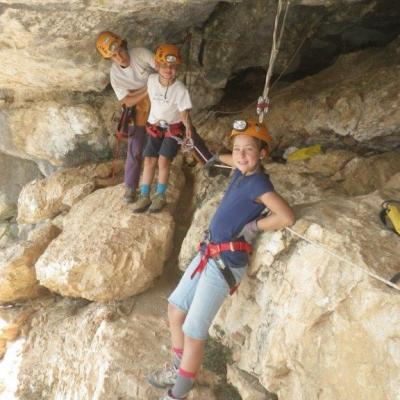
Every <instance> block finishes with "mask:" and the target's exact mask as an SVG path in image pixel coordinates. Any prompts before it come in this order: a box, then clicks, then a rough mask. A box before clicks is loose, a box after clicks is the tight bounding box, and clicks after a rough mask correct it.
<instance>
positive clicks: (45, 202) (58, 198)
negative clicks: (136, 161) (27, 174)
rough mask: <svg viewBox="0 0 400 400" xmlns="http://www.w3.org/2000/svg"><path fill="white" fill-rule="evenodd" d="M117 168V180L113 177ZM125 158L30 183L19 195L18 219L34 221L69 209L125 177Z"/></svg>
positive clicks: (61, 171)
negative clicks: (102, 187) (98, 189)
mask: <svg viewBox="0 0 400 400" xmlns="http://www.w3.org/2000/svg"><path fill="white" fill-rule="evenodd" d="M113 171H114V172H115V174H116V175H115V176H116V178H115V181H114V180H113V179H112V175H113ZM122 171H123V163H122V161H116V162H115V163H113V162H107V163H102V164H88V165H84V166H81V167H77V168H67V169H60V170H58V171H56V172H55V173H54V174H52V175H51V176H50V177H49V178H45V179H38V180H34V181H32V182H31V183H29V184H28V185H26V186H25V187H24V188H23V190H22V191H21V193H20V196H19V199H18V217H17V218H18V221H19V222H20V223H25V224H34V223H37V222H39V221H42V220H45V219H48V218H53V217H55V216H56V215H58V214H60V213H61V212H63V211H67V210H69V209H70V208H71V207H72V205H73V204H75V203H76V202H78V201H79V200H81V199H83V198H84V197H85V196H87V195H88V194H90V193H91V192H92V191H93V190H94V189H96V188H97V187H99V186H102V185H103V184H104V182H105V181H106V184H115V183H117V182H120V181H121V172H122Z"/></svg>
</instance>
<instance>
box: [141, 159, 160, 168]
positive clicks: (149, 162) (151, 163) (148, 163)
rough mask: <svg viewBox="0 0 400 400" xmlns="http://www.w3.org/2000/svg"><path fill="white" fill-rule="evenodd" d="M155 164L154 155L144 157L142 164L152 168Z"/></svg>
mask: <svg viewBox="0 0 400 400" xmlns="http://www.w3.org/2000/svg"><path fill="white" fill-rule="evenodd" d="M156 165H157V158H155V157H145V159H144V166H145V167H150V168H154V167H155V166H156Z"/></svg>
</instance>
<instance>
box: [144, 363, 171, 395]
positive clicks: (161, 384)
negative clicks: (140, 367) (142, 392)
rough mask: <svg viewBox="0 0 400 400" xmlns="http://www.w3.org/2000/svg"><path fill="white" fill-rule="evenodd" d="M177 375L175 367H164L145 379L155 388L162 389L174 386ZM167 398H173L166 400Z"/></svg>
mask: <svg viewBox="0 0 400 400" xmlns="http://www.w3.org/2000/svg"><path fill="white" fill-rule="evenodd" d="M177 374H178V371H177V369H176V368H175V367H173V366H171V367H168V366H167V365H165V366H164V368H163V369H158V370H156V371H154V372H152V373H151V374H150V375H149V376H148V377H147V381H148V382H149V383H150V385H152V386H155V387H156V388H160V389H164V388H167V387H172V386H174V385H175V381H176V377H177ZM168 398H171V399H172V398H173V397H166V399H168Z"/></svg>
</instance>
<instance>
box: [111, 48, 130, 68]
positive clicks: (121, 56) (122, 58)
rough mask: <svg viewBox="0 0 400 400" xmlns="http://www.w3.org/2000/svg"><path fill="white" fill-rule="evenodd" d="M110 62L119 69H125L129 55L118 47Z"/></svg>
mask: <svg viewBox="0 0 400 400" xmlns="http://www.w3.org/2000/svg"><path fill="white" fill-rule="evenodd" d="M111 60H112V61H114V62H115V63H116V64H118V65H119V66H121V67H127V66H128V65H129V63H130V58H129V54H128V52H127V50H126V49H125V48H124V47H122V46H120V48H119V49H118V51H117V52H116V53H115V54H114V55H113V56H112V57H111Z"/></svg>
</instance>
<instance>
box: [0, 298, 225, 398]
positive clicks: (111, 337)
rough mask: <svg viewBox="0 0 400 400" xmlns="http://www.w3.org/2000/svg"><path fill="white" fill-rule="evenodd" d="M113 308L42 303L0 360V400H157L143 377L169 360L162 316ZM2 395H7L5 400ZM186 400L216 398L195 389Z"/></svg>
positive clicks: (132, 308)
mask: <svg viewBox="0 0 400 400" xmlns="http://www.w3.org/2000/svg"><path fill="white" fill-rule="evenodd" d="M128 303H129V304H128ZM125 305H126V306H128V307H127V308H126V309H125V308H124V312H123V313H122V312H121V307H120V305H115V304H108V305H101V304H98V303H91V304H87V303H86V304H85V302H83V301H80V300H62V299H61V300H60V299H58V300H57V299H42V300H41V301H40V303H39V302H35V303H33V307H34V311H35V313H34V314H33V315H32V317H31V321H30V324H29V327H26V329H25V332H24V335H23V336H22V337H21V338H20V339H19V340H18V341H17V342H15V343H9V344H8V347H9V349H8V351H7V353H6V356H5V358H4V359H3V360H0V397H3V398H4V399H6V398H7V399H18V400H28V399H56V398H63V399H98V400H110V399H126V400H149V399H156V398H158V397H159V396H160V395H161V394H162V391H160V390H159V389H155V388H153V387H152V386H151V385H149V384H148V382H147V379H146V377H147V375H148V374H149V373H150V372H151V371H153V370H154V369H156V368H160V366H161V367H162V366H163V365H164V363H165V361H167V360H169V359H170V344H169V340H168V335H167V334H166V332H167V330H168V325H167V321H166V315H165V314H164V315H160V314H159V313H158V312H157V313H156V314H155V313H154V312H150V313H149V312H148V308H147V312H144V310H136V305H134V303H133V302H132V300H128V301H127V302H126V304H125ZM0 321H1V318H0ZM5 396H9V397H5ZM189 399H190V400H218V399H217V398H216V397H215V396H214V395H213V393H212V390H211V389H210V388H208V387H204V386H200V387H196V388H195V390H194V391H193V393H192V394H191V396H190V397H189Z"/></svg>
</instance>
